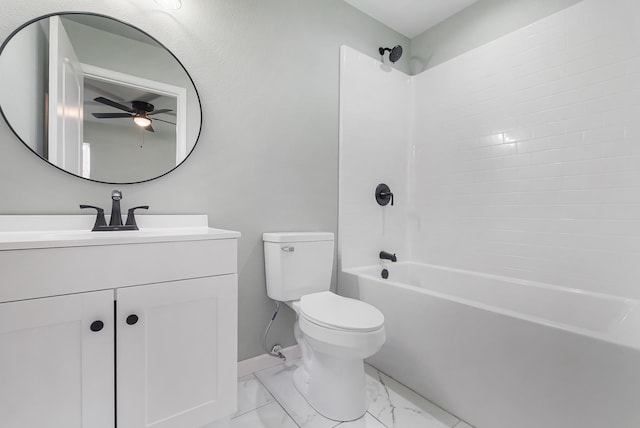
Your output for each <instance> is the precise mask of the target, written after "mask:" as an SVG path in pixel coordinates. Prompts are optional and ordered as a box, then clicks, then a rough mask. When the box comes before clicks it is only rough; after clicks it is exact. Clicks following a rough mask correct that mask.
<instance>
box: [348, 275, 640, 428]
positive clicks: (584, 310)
mask: <svg viewBox="0 0 640 428" xmlns="http://www.w3.org/2000/svg"><path fill="white" fill-rule="evenodd" d="M341 289H342V290H343V291H344V292H345V294H348V295H352V296H354V295H357V296H358V297H359V298H360V299H362V300H364V301H366V302H369V303H371V304H373V305H376V306H377V307H379V308H380V309H381V310H382V311H383V313H384V314H385V326H386V328H387V333H388V340H387V343H388V346H385V347H383V348H382V350H380V352H379V353H378V354H376V355H375V356H373V357H372V358H370V359H369V361H371V363H372V364H374V365H375V366H376V367H378V368H380V369H381V370H384V371H385V372H387V373H393V376H394V378H395V379H397V380H399V381H400V382H403V383H405V384H407V385H411V387H412V388H413V389H414V390H416V391H417V392H418V393H420V394H421V395H423V396H425V397H429V399H430V400H433V402H435V403H438V404H439V405H440V406H442V407H444V408H445V409H448V410H451V411H454V412H455V413H456V415H458V416H461V417H463V418H464V419H466V420H469V421H470V422H472V423H473V424H474V425H476V426H480V427H484V426H487V427H495V428H503V427H504V428H512V427H513V426H517V427H518V428H539V427H545V428H602V427H605V426H620V427H636V426H640V414H639V413H638V411H637V409H638V406H639V405H640V398H638V397H640V373H639V372H638V370H637V368H638V367H640V343H639V342H638V339H637V332H638V331H640V321H639V319H640V318H638V316H637V313H638V311H639V310H640V302H638V301H634V300H631V299H622V298H615V297H611V296H604V295H597V294H588V293H586V292H584V291H577V290H563V289H561V288H559V287H555V286H548V285H545V284H537V283H531V282H526V281H522V280H512V281H511V282H509V281H508V278H505V277H499V276H491V275H486V274H484V275H483V274H477V273H474V272H465V271H461V270H456V269H451V268H441V267H438V266H432V265H424V264H417V263H399V264H398V265H396V266H393V267H392V268H390V269H389V279H387V280H383V279H381V278H380V267H378V266H372V267H370V268H363V269H353V270H351V271H350V272H347V273H345V276H344V278H343V281H342V283H341ZM596 322H597V323H596ZM416 326H420V328H419V333H418V332H417V330H416ZM416 379H420V380H421V381H420V382H416V381H415V380H416ZM531 409H536V411H534V412H532V410H531ZM370 411H371V409H370ZM374 416H375V413H374Z"/></svg>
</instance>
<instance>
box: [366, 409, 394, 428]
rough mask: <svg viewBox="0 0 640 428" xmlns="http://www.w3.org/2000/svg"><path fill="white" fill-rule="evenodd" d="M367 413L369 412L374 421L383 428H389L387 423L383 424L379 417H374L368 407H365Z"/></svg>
mask: <svg viewBox="0 0 640 428" xmlns="http://www.w3.org/2000/svg"><path fill="white" fill-rule="evenodd" d="M367 413H369V414H370V415H371V417H372V418H373V419H375V420H376V421H378V422H380V425H382V426H383V427H385V428H389V427H388V426H387V424H385V423H384V422H382V421H381V420H380V419H378V418H376V416H375V415H374V414H373V413H371V412H370V411H369V409H367Z"/></svg>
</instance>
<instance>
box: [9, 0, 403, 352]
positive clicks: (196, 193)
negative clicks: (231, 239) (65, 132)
mask: <svg viewBox="0 0 640 428" xmlns="http://www.w3.org/2000/svg"><path fill="white" fill-rule="evenodd" d="M63 10H64V11H72V10H84V11H87V10H88V11H91V12H97V13H104V14H107V15H111V16H114V17H115V18H117V19H121V20H124V21H127V22H130V23H131V24H133V25H135V26H138V27H140V28H141V29H143V30H145V31H147V32H149V33H150V34H152V35H154V36H155V37H157V38H158V40H159V41H160V42H162V43H163V44H164V45H165V46H167V47H168V48H169V49H171V50H172V51H173V52H174V53H175V54H176V56H177V57H178V58H179V59H180V60H181V61H182V62H183V64H184V65H185V67H186V68H187V70H189V72H190V73H191V76H192V77H193V80H194V82H195V84H196V87H197V88H198V91H199V93H200V97H201V99H202V109H203V114H204V122H203V128H202V134H201V137H200V142H199V143H198V145H197V146H196V148H195V150H194V152H193V153H192V155H191V156H190V157H189V158H188V159H187V160H186V162H185V163H184V164H183V165H182V166H181V167H180V168H178V169H176V170H175V171H174V172H172V173H171V174H168V175H167V176H165V177H162V178H160V179H158V180H154V181H151V182H148V183H141V184H135V185H126V186H120V187H121V190H122V191H123V192H124V200H123V207H124V208H126V207H129V206H132V205H134V204H149V205H150V206H151V209H150V214H177V213H185V214H189V213H205V214H208V215H209V222H210V224H211V226H215V227H221V228H228V229H235V230H239V231H241V232H242V239H241V240H240V246H239V263H238V264H239V266H238V267H239V301H240V308H239V318H240V319H239V357H240V359H245V358H249V357H252V356H255V355H258V354H261V353H262V352H263V351H262V349H261V346H260V343H261V337H262V333H263V331H264V327H265V325H266V323H267V321H268V320H269V317H270V316H271V314H272V310H273V306H272V304H271V303H270V301H269V300H268V299H267V297H266V292H265V280H264V263H263V252H262V242H261V234H262V232H264V231H278V230H326V231H332V232H335V231H336V229H337V212H338V209H337V201H338V197H337V192H338V91H339V88H338V71H339V66H338V64H339V46H340V45H341V44H347V45H349V46H351V47H353V48H355V49H357V50H360V51H362V52H366V53H370V55H371V56H376V55H377V48H378V46H380V45H382V44H384V45H390V46H393V45H395V44H403V45H405V46H408V43H409V41H408V40H407V39H406V38H404V37H403V36H400V35H398V34H397V33H395V32H394V31H392V30H390V29H388V28H387V27H384V26H382V25H381V24H379V23H378V22H376V21H374V20H373V19H371V18H369V17H367V16H365V15H363V14H361V13H359V12H357V11H356V10H355V9H353V8H352V7H351V6H349V5H347V4H346V3H344V2H342V1H341V0H269V1H264V0H186V1H184V2H183V7H182V9H180V10H178V11H175V12H171V13H168V12H164V11H159V10H157V9H155V8H154V2H152V1H151V0H144V1H142V0H138V1H129V0H110V1H100V2H87V1H86V0H64V1H63V0H37V1H36V0H32V1H28V2H14V1H11V2H10V1H3V2H2V20H0V38H2V39H4V38H6V37H7V36H8V35H9V34H10V33H11V31H13V30H14V29H15V28H17V27H18V26H19V25H21V24H22V23H23V22H25V21H27V20H30V19H32V18H34V17H35V16H38V15H43V14H46V13H50V12H56V11H63ZM397 65H398V66H399V67H401V68H403V69H405V70H406V69H408V64H407V63H406V60H405V61H401V62H399V63H398V64H397ZM112 188H113V186H111V185H105V184H99V183H92V182H88V181H85V180H82V179H79V178H76V177H72V176H70V175H68V174H66V173H63V172H60V171H59V170H57V169H55V168H54V167H51V166H49V165H48V164H46V163H45V162H43V161H42V160H41V159H39V158H37V157H36V156H34V155H33V154H32V153H31V152H30V151H29V150H27V149H26V148H25V147H24V146H23V145H22V144H21V143H19V142H18V140H17V138H16V137H15V136H14V135H13V134H12V133H11V131H10V129H9V127H8V126H6V124H5V123H4V122H2V123H0V201H1V202H0V214H77V213H79V209H78V208H77V207H78V204H79V203H86V204H93V205H98V206H103V207H108V204H109V201H110V200H109V195H110V192H111V190H112ZM212 262H213V261H212ZM105 263H107V261H106V260H105ZM292 323H293V316H292V314H291V311H290V310H289V309H286V310H283V314H282V316H281V317H279V318H278V319H277V320H276V322H275V323H274V328H273V330H272V331H273V333H272V335H271V341H272V342H273V341H276V340H277V341H279V342H281V343H282V344H283V345H285V346H286V345H292V344H294V339H293V335H292Z"/></svg>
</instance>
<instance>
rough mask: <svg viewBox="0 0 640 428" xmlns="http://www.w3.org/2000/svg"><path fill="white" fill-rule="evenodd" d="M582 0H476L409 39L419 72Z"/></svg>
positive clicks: (414, 69)
mask: <svg viewBox="0 0 640 428" xmlns="http://www.w3.org/2000/svg"><path fill="white" fill-rule="evenodd" d="M580 1H582V0H479V1H478V2H477V3H474V4H472V5H471V6H469V7H468V8H466V9H463V10H461V11H460V12H458V13H457V14H455V15H453V16H452V17H451V18H449V19H447V20H445V21H442V22H441V23H440V24H438V25H436V26H434V27H432V28H430V29H429V30H427V31H425V32H424V33H422V34H420V35H418V36H416V37H414V38H413V39H412V40H411V59H410V69H411V74H418V73H420V72H421V71H424V70H426V69H427V68H431V67H434V66H436V65H438V64H440V63H442V62H445V61H447V60H449V59H451V58H453V57H456V56H458V55H460V54H462V53H465V52H468V51H470V50H472V49H474V48H477V47H478V46H482V45H484V44H486V43H489V42H490V41H492V40H495V39H497V38H499V37H501V36H504V35H505V34H508V33H510V32H512V31H515V30H517V29H519V28H522V27H524V26H526V25H529V24H531V23H533V22H535V21H538V20H539V19H542V18H544V17H545V16H549V15H551V14H553V13H555V12H558V11H560V10H562V9H564V8H567V7H569V6H571V5H573V4H575V3H579V2H580Z"/></svg>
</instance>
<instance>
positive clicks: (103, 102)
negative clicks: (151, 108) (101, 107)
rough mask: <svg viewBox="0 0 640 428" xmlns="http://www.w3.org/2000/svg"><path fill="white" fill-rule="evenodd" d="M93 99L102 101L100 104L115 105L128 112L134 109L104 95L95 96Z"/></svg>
mask: <svg viewBox="0 0 640 428" xmlns="http://www.w3.org/2000/svg"><path fill="white" fill-rule="evenodd" d="M93 100H94V101H97V102H99V103H102V104H106V105H108V106H111V107H115V108H117V109H118V110H124V111H128V112H129V113H133V112H134V110H133V109H132V108H131V107H127V106H125V105H122V104H120V103H117V102H115V101H112V100H110V99H108V98H105V97H96V98H94V99H93Z"/></svg>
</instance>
